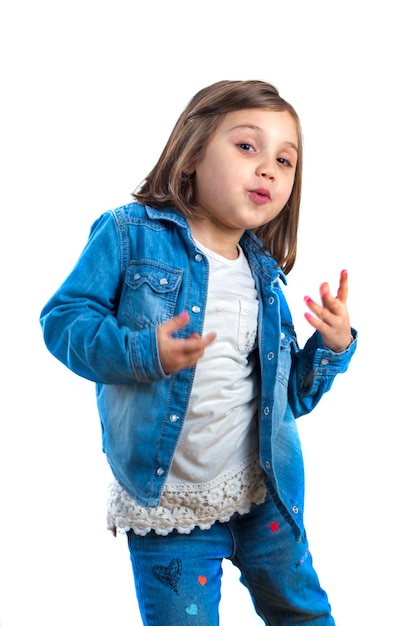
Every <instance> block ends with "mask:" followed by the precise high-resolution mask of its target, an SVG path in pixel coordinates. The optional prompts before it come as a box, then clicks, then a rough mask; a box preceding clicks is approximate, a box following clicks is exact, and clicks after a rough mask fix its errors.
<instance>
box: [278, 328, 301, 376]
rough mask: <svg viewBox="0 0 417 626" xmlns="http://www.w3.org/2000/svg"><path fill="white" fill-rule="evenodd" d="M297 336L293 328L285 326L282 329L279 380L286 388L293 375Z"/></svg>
mask: <svg viewBox="0 0 417 626" xmlns="http://www.w3.org/2000/svg"><path fill="white" fill-rule="evenodd" d="M296 341H297V340H296V336H295V332H294V329H293V327H292V326H289V325H287V324H283V325H282V327H281V337H280V348H279V357H278V374H277V378H278V380H279V381H281V383H283V384H284V385H285V386H286V387H287V386H288V380H289V378H290V373H291V365H292V349H293V345H294V344H296Z"/></svg>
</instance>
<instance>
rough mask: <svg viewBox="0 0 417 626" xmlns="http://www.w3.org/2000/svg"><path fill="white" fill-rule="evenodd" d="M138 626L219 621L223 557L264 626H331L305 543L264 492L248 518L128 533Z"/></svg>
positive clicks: (213, 624) (197, 625)
mask: <svg viewBox="0 0 417 626" xmlns="http://www.w3.org/2000/svg"><path fill="white" fill-rule="evenodd" d="M128 543H129V549H130V556H131V561H132V566H133V573H134V579H135V586H136V593H137V597H138V602H139V608H140V612H141V616H142V620H143V624H144V626H179V625H181V626H186V625H187V624H190V625H192V626H216V625H218V624H219V611H218V607H219V601H220V582H221V575H222V560H223V559H230V560H231V561H232V563H233V564H234V565H236V566H237V567H238V568H239V570H240V572H241V581H242V583H243V584H244V585H245V586H246V587H247V588H248V590H249V592H250V594H251V597H252V600H253V603H254V606H255V609H256V612H257V613H258V614H259V615H260V617H261V618H262V619H263V620H264V621H265V624H268V625H269V626H289V625H290V624H310V625H311V626H313V625H314V626H334V620H333V618H332V617H331V614H330V605H329V603H328V600H327V596H326V593H325V592H324V591H323V590H322V589H321V587H320V584H319V580H318V577H317V574H316V572H315V570H314V569H313V565H312V559H311V555H310V552H309V550H308V546H307V542H306V540H301V541H299V542H297V541H296V540H295V537H294V534H293V532H292V529H291V526H290V525H289V523H288V522H287V521H286V520H285V519H284V518H283V517H282V516H281V515H280V513H279V512H278V510H277V508H276V507H275V506H274V504H273V502H272V501H271V500H270V498H269V496H267V499H266V501H265V503H264V504H261V505H259V506H253V507H252V510H251V511H250V512H249V513H248V514H246V515H235V516H234V517H233V518H232V519H231V520H230V521H229V522H226V523H219V522H218V523H216V524H214V526H212V527H211V528H210V529H209V530H200V529H199V528H196V529H194V530H193V531H192V532H191V533H190V534H188V535H184V534H179V533H178V532H176V531H174V532H172V533H170V534H169V535H167V536H166V537H163V536H160V535H156V534H155V533H153V532H152V533H150V534H148V535H146V536H145V537H140V536H138V535H135V534H134V533H133V532H132V531H129V533H128Z"/></svg>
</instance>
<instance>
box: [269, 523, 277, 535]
mask: <svg viewBox="0 0 417 626" xmlns="http://www.w3.org/2000/svg"><path fill="white" fill-rule="evenodd" d="M269 528H270V529H271V533H277V532H279V522H276V521H273V522H272V524H269Z"/></svg>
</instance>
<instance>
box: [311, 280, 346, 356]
mask: <svg viewBox="0 0 417 626" xmlns="http://www.w3.org/2000/svg"><path fill="white" fill-rule="evenodd" d="M347 295H348V275H347V271H346V270H342V272H341V273H340V282H339V288H338V290H337V296H336V297H334V296H332V295H331V293H330V288H329V283H322V284H321V285H320V296H321V301H322V306H320V305H319V304H317V303H316V302H314V301H313V300H312V299H311V298H310V297H309V296H305V298H304V302H305V303H306V305H307V306H308V308H309V309H310V311H312V313H314V315H312V314H311V313H305V314H304V317H305V318H306V320H307V321H308V322H309V323H310V324H311V326H313V328H315V329H316V330H317V331H318V332H319V333H320V334H321V336H322V337H323V341H324V344H325V346H326V347H327V348H329V350H332V351H333V352H343V350H346V348H348V347H349V345H350V344H351V342H352V335H351V329H350V321H349V314H348V311H347V308H346V300H347Z"/></svg>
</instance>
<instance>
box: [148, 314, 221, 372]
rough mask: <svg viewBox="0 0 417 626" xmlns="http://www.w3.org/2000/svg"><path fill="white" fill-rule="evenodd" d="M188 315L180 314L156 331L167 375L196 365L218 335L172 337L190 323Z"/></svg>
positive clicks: (160, 356)
mask: <svg viewBox="0 0 417 626" xmlns="http://www.w3.org/2000/svg"><path fill="white" fill-rule="evenodd" d="M189 319H190V316H189V315H188V313H185V312H183V313H180V314H179V315H176V316H175V317H173V318H172V319H170V320H168V321H167V322H165V323H164V324H161V325H160V326H158V328H157V329H156V333H157V341H158V350H159V360H160V361H161V365H162V368H163V370H164V372H165V373H166V374H174V373H175V372H178V371H179V370H182V369H184V368H186V367H191V366H192V365H195V364H196V363H197V361H198V359H200V358H201V357H202V356H203V354H204V350H205V349H206V348H207V346H209V345H210V344H211V343H213V341H214V340H215V338H216V333H215V332H211V333H208V334H207V335H205V336H204V337H201V336H200V335H199V334H198V333H191V335H189V336H188V337H185V339H181V338H175V337H172V333H174V332H175V331H177V330H179V329H180V328H183V327H184V326H186V325H187V324H188V322H189Z"/></svg>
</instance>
